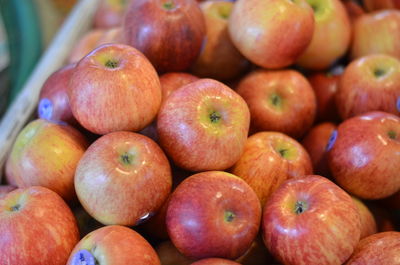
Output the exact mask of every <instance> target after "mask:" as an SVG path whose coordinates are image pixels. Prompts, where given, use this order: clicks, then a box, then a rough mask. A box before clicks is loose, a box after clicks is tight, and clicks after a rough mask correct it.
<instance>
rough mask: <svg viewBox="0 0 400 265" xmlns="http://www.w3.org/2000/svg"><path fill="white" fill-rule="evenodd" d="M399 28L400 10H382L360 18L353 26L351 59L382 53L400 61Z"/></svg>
mask: <svg viewBox="0 0 400 265" xmlns="http://www.w3.org/2000/svg"><path fill="white" fill-rule="evenodd" d="M399 27H400V11H399V10H381V11H375V12H371V13H367V14H365V15H362V16H360V17H359V18H357V19H356V20H355V21H354V24H353V41H352V46H351V58H353V59H356V58H359V57H363V56H365V55H370V54H378V53H380V54H387V55H391V56H394V57H396V58H398V59H400V32H399V31H398V28H399ZM376 40H382V41H376Z"/></svg>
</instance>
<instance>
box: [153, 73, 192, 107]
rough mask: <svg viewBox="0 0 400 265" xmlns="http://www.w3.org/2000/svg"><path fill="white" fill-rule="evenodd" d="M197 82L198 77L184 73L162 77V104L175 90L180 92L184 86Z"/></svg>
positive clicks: (168, 74)
mask: <svg viewBox="0 0 400 265" xmlns="http://www.w3.org/2000/svg"><path fill="white" fill-rule="evenodd" d="M197 80H199V78H198V77H197V76H195V75H192V74H189V73H184V72H172V73H166V74H163V75H161V76H160V83H161V91H162V102H164V101H165V100H166V99H167V97H168V96H169V95H170V94H171V93H172V92H174V91H175V90H178V89H179V88H181V87H183V86H184V85H187V84H190V83H192V82H194V81H197Z"/></svg>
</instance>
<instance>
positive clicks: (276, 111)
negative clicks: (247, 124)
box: [236, 70, 317, 138]
mask: <svg viewBox="0 0 400 265" xmlns="http://www.w3.org/2000/svg"><path fill="white" fill-rule="evenodd" d="M236 92H237V93H238V94H239V95H241V96H242V97H243V98H244V100H245V101H246V103H247V105H248V106H249V109H250V114H251V128H252V131H253V132H258V131H278V132H282V133H285V134H287V135H289V136H291V137H293V138H300V137H301V136H303V135H304V133H305V132H306V131H308V129H309V128H310V127H311V125H312V124H313V122H314V118H315V114H316V110H317V105H316V98H315V93H314V91H313V89H312V87H311V85H310V83H309V82H308V81H307V79H306V78H305V77H304V76H303V75H302V74H300V73H299V72H297V71H295V70H276V71H269V70H256V71H253V72H251V73H249V74H248V75H246V76H245V77H243V79H242V80H241V81H240V83H239V85H238V87H237V88H236Z"/></svg>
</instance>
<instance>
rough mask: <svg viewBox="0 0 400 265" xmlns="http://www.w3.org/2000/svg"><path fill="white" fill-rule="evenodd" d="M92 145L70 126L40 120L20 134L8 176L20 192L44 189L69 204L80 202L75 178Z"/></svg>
mask: <svg viewBox="0 0 400 265" xmlns="http://www.w3.org/2000/svg"><path fill="white" fill-rule="evenodd" d="M87 146H88V143H87V141H86V139H85V137H84V136H83V135H82V134H81V133H80V132H79V131H77V130H76V129H74V128H73V127H71V126H69V125H64V124H59V123H54V122H50V121H47V120H43V119H39V120H34V121H32V122H30V123H29V124H27V125H26V126H25V127H24V129H23V130H22V131H21V132H20V133H19V135H18V136H17V139H16V140H15V143H14V145H13V147H12V149H11V153H10V155H9V157H8V159H7V162H6V175H7V178H8V179H12V180H13V181H12V182H13V183H15V185H16V186H18V187H19V188H27V187H30V186H44V187H46V188H49V189H51V190H53V191H55V192H56V193H58V195H60V196H61V197H62V198H63V199H64V200H66V201H67V202H73V201H74V200H75V199H76V194H75V190H74V174H75V169H76V167H77V165H78V162H79V160H80V159H81V157H82V156H83V153H84V152H85V150H86V148H87Z"/></svg>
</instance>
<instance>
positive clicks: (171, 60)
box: [123, 0, 206, 73]
mask: <svg viewBox="0 0 400 265" xmlns="http://www.w3.org/2000/svg"><path fill="white" fill-rule="evenodd" d="M205 31H206V26H205V22H204V17H203V13H202V12H201V10H200V7H199V5H198V3H197V2H196V1H195V0H134V1H132V4H131V5H130V7H129V9H128V10H127V13H126V15H125V20H124V24H123V32H124V37H125V40H126V42H127V44H129V45H131V46H133V47H135V48H137V49H138V50H140V51H141V52H143V53H144V55H145V56H146V57H147V58H148V59H149V60H150V62H151V63H152V64H153V65H154V67H155V68H156V69H157V71H158V72H159V73H164V72H179V71H184V70H186V69H188V68H189V67H190V66H191V65H192V64H193V63H194V62H195V60H196V59H197V56H198V55H199V53H200V50H201V48H202V45H203V41H204V36H205Z"/></svg>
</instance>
